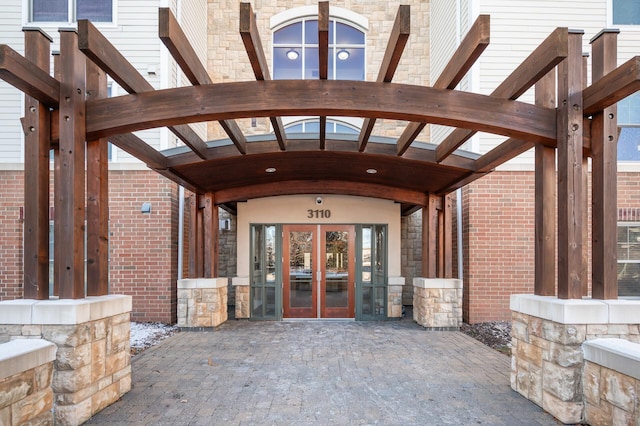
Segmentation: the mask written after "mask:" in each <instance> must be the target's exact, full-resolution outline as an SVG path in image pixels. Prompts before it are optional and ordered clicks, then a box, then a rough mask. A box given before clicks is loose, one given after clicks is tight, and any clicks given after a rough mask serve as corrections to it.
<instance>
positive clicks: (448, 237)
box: [442, 194, 453, 278]
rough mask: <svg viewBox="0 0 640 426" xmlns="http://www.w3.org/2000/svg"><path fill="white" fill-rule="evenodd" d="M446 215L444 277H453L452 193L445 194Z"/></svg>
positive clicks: (443, 205) (444, 207)
mask: <svg viewBox="0 0 640 426" xmlns="http://www.w3.org/2000/svg"><path fill="white" fill-rule="evenodd" d="M442 207H443V210H444V211H443V216H444V229H443V234H444V251H443V254H442V257H443V258H444V270H443V275H442V276H443V278H453V201H452V196H451V194H447V195H445V196H444V200H443V203H442Z"/></svg>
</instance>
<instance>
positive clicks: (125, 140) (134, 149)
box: [109, 133, 167, 169]
mask: <svg viewBox="0 0 640 426" xmlns="http://www.w3.org/2000/svg"><path fill="white" fill-rule="evenodd" d="M109 141H110V142H111V143H112V144H114V145H115V146H117V147H118V148H120V149H121V150H123V151H125V152H127V153H129V154H131V155H133V156H134V157H136V158H137V159H138V160H140V161H142V162H144V163H145V164H146V165H147V166H149V167H150V168H152V169H166V168H167V157H165V156H164V155H163V154H161V153H160V152H158V151H156V150H155V149H154V148H152V147H151V146H150V145H149V144H147V143H146V142H145V141H143V140H142V139H140V138H139V137H138V136H136V135H134V134H133V133H124V134H121V135H114V136H110V137H109Z"/></svg>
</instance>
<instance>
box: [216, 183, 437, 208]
mask: <svg viewBox="0 0 640 426" xmlns="http://www.w3.org/2000/svg"><path fill="white" fill-rule="evenodd" d="M319 193H322V194H341V195H355V196H361V197H373V198H382V199H386V200H394V201H397V202H400V203H405V204H416V205H421V206H424V205H427V202H428V200H427V196H426V195H425V194H424V193H423V192H419V191H412V190H407V189H402V188H396V187H392V186H387V185H376V184H365V183H355V182H344V181H332V180H319V181H287V182H275V183H267V184H256V185H248V186H244V187H242V188H229V189H225V190H221V191H217V192H216V203H218V204H226V203H231V202H236V201H246V200H250V199H252V198H260V197H273V196H278V195H294V194H319Z"/></svg>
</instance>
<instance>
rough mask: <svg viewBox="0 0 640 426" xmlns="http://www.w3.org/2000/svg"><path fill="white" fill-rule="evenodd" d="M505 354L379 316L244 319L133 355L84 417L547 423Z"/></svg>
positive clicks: (133, 421) (189, 421) (154, 421)
mask: <svg viewBox="0 0 640 426" xmlns="http://www.w3.org/2000/svg"><path fill="white" fill-rule="evenodd" d="M509 366H510V359H509V357H507V356H505V355H503V354H501V353H498V352H496V351H494V350H492V349H490V348H488V347H486V346H484V345H482V344H481V343H479V342H477V341H476V340H474V339H472V338H470V337H468V336H466V335H464V334H463V333H460V332H434V331H426V330H424V329H423V328H422V327H420V326H418V325H416V324H415V323H413V322H412V321H410V320H408V319H407V320H403V321H395V322H393V321H388V322H345V321H340V322H330V321H320V322H312V321H308V322H249V321H235V320H230V321H228V322H227V323H225V324H223V325H222V326H221V327H220V328H219V329H218V330H216V331H212V332H182V333H178V334H175V335H174V336H172V337H170V338H168V339H167V340H165V341H163V342H161V343H160V344H159V345H157V346H155V347H153V348H151V349H148V350H146V351H145V352H143V353H142V354H140V355H137V356H135V357H134V358H133V360H132V367H133V387H132V390H131V392H129V393H128V394H127V395H125V396H124V397H123V398H122V399H121V400H120V401H118V402H116V403H115V404H113V405H111V406H110V407H108V408H106V409H105V410H103V411H102V412H101V413H99V414H98V415H96V416H95V417H93V418H92V419H91V420H90V421H89V422H88V424H109V425H147V424H148V425H227V424H230V425H271V424H273V425H293V424H295V425H312V424H313V425H359V424H382V425H445V424H453V425H471V424H473V425H479V424H484V425H556V424H557V423H556V422H555V421H554V419H553V418H552V417H551V416H549V415H548V414H546V413H544V412H543V411H542V410H541V409H540V408H539V407H537V406H536V405H534V404H533V403H531V402H529V401H527V400H526V399H524V398H522V397H521V396H520V395H518V394H517V393H516V392H514V391H512V390H511V388H510V386H509V368H510V367H509Z"/></svg>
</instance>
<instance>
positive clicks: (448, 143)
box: [0, 2, 639, 213]
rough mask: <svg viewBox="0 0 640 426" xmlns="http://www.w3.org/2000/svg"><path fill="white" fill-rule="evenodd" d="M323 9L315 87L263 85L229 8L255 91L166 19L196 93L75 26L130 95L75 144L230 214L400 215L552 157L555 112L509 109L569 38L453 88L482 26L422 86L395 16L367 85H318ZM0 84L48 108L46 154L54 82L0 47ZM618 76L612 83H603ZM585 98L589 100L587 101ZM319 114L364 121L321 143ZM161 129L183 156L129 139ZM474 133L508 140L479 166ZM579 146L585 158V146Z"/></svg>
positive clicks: (553, 39)
mask: <svg viewBox="0 0 640 426" xmlns="http://www.w3.org/2000/svg"><path fill="white" fill-rule="evenodd" d="M328 22H329V3H328V2H320V3H319V6H318V28H319V49H318V51H319V59H320V72H319V76H320V78H319V79H318V80H298V81H294V80H278V81H275V80H271V77H270V73H269V69H268V66H267V61H266V59H265V54H264V51H263V50H262V47H261V46H262V43H261V41H260V37H259V34H258V31H257V27H256V22H255V18H254V14H253V11H252V9H251V5H250V4H249V3H241V4H240V25H239V30H240V38H241V40H242V42H243V43H244V46H245V49H246V51H247V54H248V58H249V63H250V65H251V67H252V69H253V71H254V74H255V77H256V81H255V82H237V83H213V82H212V80H211V78H210V77H209V74H208V73H207V70H206V69H205V68H204V66H203V65H202V63H201V62H200V60H199V59H198V57H197V55H196V53H195V51H194V49H193V48H192V47H191V45H190V44H189V42H188V41H187V38H186V36H185V34H184V32H183V31H182V29H181V28H180V26H179V24H178V22H177V21H176V19H175V17H174V16H173V14H172V13H171V11H170V10H169V9H168V8H161V9H160V13H159V36H160V38H161V40H162V41H163V42H164V44H165V45H166V46H167V48H168V50H169V51H170V52H171V54H172V55H173V57H174V58H175V60H176V61H177V63H178V64H179V65H180V67H181V68H182V70H183V71H184V73H185V75H186V76H187V78H188V79H189V80H190V82H191V83H192V85H193V86H191V87H180V88H174V89H166V90H154V89H153V87H152V86H151V85H150V84H149V83H148V82H147V81H146V80H145V79H144V78H143V77H142V75H141V74H140V73H139V72H138V71H137V70H136V69H135V68H134V67H133V66H132V65H131V64H130V63H129V62H128V61H127V60H126V59H125V58H124V57H123V56H122V54H121V53H120V52H119V51H118V50H117V49H116V48H115V47H114V46H113V45H112V44H111V43H110V42H109V41H108V40H107V39H106V38H105V37H104V36H103V35H102V34H101V33H100V32H99V31H98V30H97V29H96V28H95V27H94V26H93V25H92V23H91V22H89V21H87V20H80V21H79V22H78V30H77V32H78V47H79V49H80V50H81V51H82V52H83V53H84V54H85V55H86V57H87V58H88V59H90V60H91V61H92V62H94V63H95V64H96V65H97V66H98V67H100V68H101V69H102V70H104V71H105V72H106V73H107V74H109V75H110V76H111V77H112V78H113V79H114V80H115V81H116V82H118V83H119V84H120V85H121V86H122V87H123V88H124V89H125V90H126V91H128V92H129V93H130V95H125V96H119V97H114V98H89V99H88V100H87V101H86V136H85V139H86V140H95V139H98V138H105V139H106V138H108V140H109V141H110V142H112V143H113V144H115V145H116V146H118V147H120V148H121V149H123V150H125V151H126V152H128V153H130V154H132V155H133V156H135V157H136V158H138V159H140V160H141V161H143V162H144V163H146V164H147V165H148V166H149V167H150V168H152V169H154V170H156V171H158V172H159V173H161V174H163V175H164V176H166V177H168V178H169V179H171V180H173V181H175V182H177V183H179V184H181V185H183V186H185V187H186V188H187V189H189V190H191V191H193V192H197V193H210V192H212V193H215V200H216V204H218V205H223V206H225V207H226V208H227V209H229V210H231V211H233V210H234V209H235V203H236V202H238V201H243V200H247V199H250V198H255V197H266V196H274V195H285V194H301V193H312V194H313V193H336V194H351V195H361V196H368V197H378V198H385V199H391V200H394V201H397V202H400V203H402V204H403V211H404V212H405V213H406V212H410V211H413V210H414V209H415V208H417V207H420V206H424V205H426V204H427V197H428V194H439V195H441V194H446V193H449V192H451V191H453V190H455V189H457V188H460V187H462V186H464V185H465V184H467V183H469V182H471V181H473V180H475V179H478V178H479V177H481V176H483V175H484V174H486V173H488V172H490V171H491V170H492V169H494V168H495V167H496V166H498V165H500V164H502V163H504V162H505V161H507V160H509V159H511V158H513V157H515V156H517V155H519V154H521V153H522V152H524V151H526V150H528V149H530V148H532V147H533V146H534V145H535V144H543V145H546V146H550V147H555V146H556V134H557V131H556V111H555V108H553V105H545V104H543V103H538V104H536V105H531V104H527V103H523V102H519V101H517V100H516V99H517V98H518V97H519V96H520V95H522V94H523V93H524V92H525V91H527V90H528V89H530V88H531V87H532V86H534V85H535V84H536V83H537V82H538V81H539V80H540V79H541V78H542V77H543V76H544V75H545V74H547V73H548V72H550V71H551V70H553V69H554V68H555V67H556V65H558V64H559V63H560V62H561V61H562V60H563V59H564V58H565V57H566V56H567V46H568V44H567V39H568V34H569V30H568V29H567V28H558V29H556V30H555V31H554V32H552V33H551V34H550V35H549V37H548V38H547V39H546V40H545V41H544V42H542V44H541V45H540V46H539V47H538V48H537V49H536V50H535V51H534V52H532V53H531V55H530V56H529V57H528V58H527V59H525V61H524V62H523V63H522V64H521V65H520V66H519V67H518V68H517V69H516V70H515V71H513V73H512V74H511V75H510V76H509V77H507V79H506V80H505V81H504V82H503V83H502V84H501V85H500V86H499V87H498V88H497V89H495V91H494V92H493V93H492V94H491V95H480V94H475V93H468V92H461V91H456V90H454V88H455V87H456V86H457V84H458V83H459V82H460V80H461V79H462V78H463V77H464V75H465V74H466V73H467V72H468V71H469V69H470V68H471V66H472V65H473V64H474V62H475V61H476V60H477V58H478V57H479V56H480V54H481V53H482V52H483V50H484V49H485V48H486V47H487V45H488V44H489V27H490V25H489V17H488V16H486V15H481V16H479V18H478V19H477V21H476V22H475V24H474V25H473V26H472V28H471V29H470V30H469V32H468V34H467V35H466V37H465V38H464V40H463V41H462V43H461V44H460V46H459V48H458V49H457V51H456V52H455V53H454V54H453V56H452V57H451V59H450V61H449V63H448V65H447V66H446V68H445V69H444V71H443V72H442V74H441V75H440V77H439V78H438V80H437V81H436V82H435V83H434V84H433V87H423V86H412V85H406V84H396V83H391V81H392V78H393V75H394V73H395V70H396V68H397V66H398V63H399V61H400V58H401V55H402V52H403V49H404V46H405V44H406V42H407V39H408V37H409V29H410V28H409V22H410V9H409V6H400V8H399V9H398V13H397V16H396V20H395V23H394V26H393V29H392V31H391V34H390V37H389V42H388V45H387V49H386V51H385V54H384V59H383V61H382V65H381V67H380V70H379V73H378V78H377V79H376V81H375V82H370V81H336V80H327V66H328V60H327V55H328V48H329V47H328V36H327V34H328V25H329V24H328ZM1 49H2V50H1V52H0V61H1V63H0V76H1V77H2V78H4V79H5V80H6V81H8V82H10V83H12V84H14V85H15V86H16V87H18V88H21V89H23V90H24V91H25V93H27V94H29V95H31V96H33V97H34V98H36V99H38V100H39V101H41V102H42V103H43V104H45V105H47V106H49V107H50V108H52V109H53V114H52V119H51V143H52V144H53V145H55V144H56V143H57V140H58V137H59V125H58V123H59V117H58V116H57V111H58V103H59V98H60V83H59V82H58V80H56V79H54V78H53V77H50V76H49V74H48V73H47V72H46V71H44V70H41V69H39V68H37V67H35V66H34V65H33V64H32V63H31V62H29V61H27V60H26V59H24V58H22V57H21V56H19V55H18V54H17V53H15V52H14V51H13V50H12V49H11V48H9V47H8V46H6V45H2V47H1ZM638 66H639V60H638V58H635V59H633V60H632V61H630V62H629V63H628V64H627V65H626V67H625V69H623V70H620V72H619V74H623V81H620V79H615V78H616V77H614V76H613V75H610V78H608V79H607V80H610V81H616V82H617V83H618V84H617V86H616V89H615V91H613V92H612V91H611V90H603V88H607V87H609V86H607V84H606V83H605V82H599V83H601V84H598V85H597V87H595V85H594V86H591V87H590V88H588V89H586V90H585V105H584V109H585V114H586V113H588V112H589V111H590V110H595V109H597V108H601V107H602V106H603V105H604V104H606V105H611V104H613V103H615V102H616V101H617V100H619V99H621V98H623V97H625V96H627V95H628V94H630V93H633V91H635V90H636V88H637V85H638V80H637V75H638ZM614 79H615V80H614ZM587 94H588V95H587ZM281 116H318V117H319V118H320V129H321V131H320V133H318V134H285V132H284V128H283V125H282V120H281V119H280V117H281ZM327 116H349V117H362V118H364V124H363V127H362V130H361V132H360V134H359V135H358V136H357V137H355V136H353V135H346V134H331V133H330V134H327V133H326V132H325V126H324V124H325V123H326V117H327ZM251 117H269V118H270V120H271V123H272V126H273V130H274V131H273V133H272V134H267V135H263V136H251V137H247V136H245V135H244V134H243V131H242V129H241V128H240V127H239V126H238V124H237V123H236V121H235V119H239V118H251ZM378 118H387V119H396V120H406V121H408V122H409V125H408V126H407V127H406V129H405V131H404V133H403V134H402V135H401V136H400V138H398V139H397V140H396V139H389V138H381V137H375V136H372V135H371V133H372V130H373V126H374V124H375V121H376V119H378ZM203 121H218V122H219V123H220V124H221V125H222V127H223V129H224V130H225V131H226V133H227V134H228V139H226V140H220V141H211V142H205V141H203V140H202V139H201V138H200V137H199V136H198V135H197V134H196V133H195V132H194V131H193V130H192V129H191V128H190V127H189V126H188V124H189V123H195V122H203ZM427 123H435V124H441V125H445V126H451V127H455V128H456V130H455V131H454V132H453V133H451V134H450V135H449V136H448V137H447V138H446V139H445V140H444V141H443V142H442V143H440V144H439V145H433V144H429V143H420V142H416V141H415V138H416V137H417V136H418V135H419V134H420V131H421V130H422V129H423V128H424V126H425V125H426V124H427ZM160 126H167V127H169V129H170V130H171V131H172V132H173V133H174V134H175V135H176V136H177V137H178V138H179V139H180V140H182V142H184V144H185V146H184V147H180V148H175V149H169V150H165V151H160V152H159V151H156V150H155V149H153V148H152V147H150V146H149V145H148V144H147V143H145V142H144V141H143V140H141V139H139V138H138V137H136V136H135V135H133V133H131V132H133V131H136V130H142V129H147V128H153V127H160ZM477 131H483V132H490V133H495V134H500V135H504V136H506V137H507V139H506V141H505V142H503V143H502V144H501V145H499V146H497V147H496V148H495V149H494V150H492V151H490V152H488V153H486V154H484V155H482V156H480V155H477V154H473V153H469V152H464V151H461V150H459V149H458V148H459V147H460V146H461V145H462V144H463V143H464V142H465V141H467V140H468V139H469V138H470V137H471V136H473V135H474V134H475V133H476V132H477ZM585 140H586V142H585V144H584V149H585V151H586V152H587V153H588V152H589V141H588V138H586V139H585Z"/></svg>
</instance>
